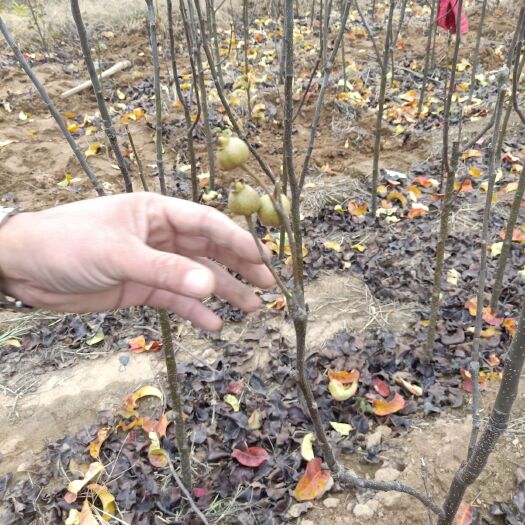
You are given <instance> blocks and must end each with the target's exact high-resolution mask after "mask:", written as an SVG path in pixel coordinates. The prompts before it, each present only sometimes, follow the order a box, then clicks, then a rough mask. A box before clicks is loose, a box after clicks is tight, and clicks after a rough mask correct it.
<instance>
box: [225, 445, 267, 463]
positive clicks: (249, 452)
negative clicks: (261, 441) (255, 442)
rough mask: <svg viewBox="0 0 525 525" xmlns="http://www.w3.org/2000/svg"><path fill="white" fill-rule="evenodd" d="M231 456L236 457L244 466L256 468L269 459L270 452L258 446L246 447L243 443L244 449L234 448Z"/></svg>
mask: <svg viewBox="0 0 525 525" xmlns="http://www.w3.org/2000/svg"><path fill="white" fill-rule="evenodd" d="M232 458H234V459H236V460H237V461H238V462H239V463H240V464H241V465H244V466H245V467H252V468H256V467H258V466H259V465H262V464H263V463H264V462H265V461H268V460H269V459H270V454H268V452H266V450H264V448H260V447H248V446H246V443H245V444H244V450H241V449H239V448H234V449H233V452H232Z"/></svg>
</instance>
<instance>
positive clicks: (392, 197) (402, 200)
mask: <svg viewBox="0 0 525 525" xmlns="http://www.w3.org/2000/svg"><path fill="white" fill-rule="evenodd" d="M386 198H387V199H388V200H389V201H397V202H399V204H401V206H402V207H403V208H404V207H405V206H406V205H407V204H408V200H407V198H406V197H405V196H404V195H403V194H402V193H399V192H398V191H391V192H390V193H389V194H388V195H387V196H386Z"/></svg>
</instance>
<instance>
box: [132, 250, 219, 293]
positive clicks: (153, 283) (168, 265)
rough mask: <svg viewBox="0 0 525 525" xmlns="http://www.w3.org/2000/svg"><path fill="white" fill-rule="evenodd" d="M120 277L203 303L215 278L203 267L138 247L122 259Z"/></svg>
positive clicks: (213, 284)
mask: <svg viewBox="0 0 525 525" xmlns="http://www.w3.org/2000/svg"><path fill="white" fill-rule="evenodd" d="M122 274H123V275H122V277H123V279H125V280H127V281H133V282H135V283H138V284H141V285H143V286H149V287H150V288H155V289H157V290H166V291H169V292H172V293H176V294H182V295H185V296H187V297H195V298H198V299H204V298H205V297H207V296H208V295H210V294H212V293H213V291H214V289H215V276H214V275H213V273H212V272H211V270H209V269H208V268H206V267H205V266H203V265H202V264H199V263H198V262H196V261H194V260H192V259H189V258H187V257H183V256H181V255H177V254H173V253H168V252H163V251H159V250H154V249H153V248H150V247H149V246H142V247H141V248H140V249H139V250H138V251H136V252H135V253H134V254H133V256H132V257H125V258H124V264H123V267H122Z"/></svg>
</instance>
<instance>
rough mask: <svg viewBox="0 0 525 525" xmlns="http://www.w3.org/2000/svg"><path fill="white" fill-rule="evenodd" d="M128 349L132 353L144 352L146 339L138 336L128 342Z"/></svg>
mask: <svg viewBox="0 0 525 525" xmlns="http://www.w3.org/2000/svg"><path fill="white" fill-rule="evenodd" d="M128 345H129V348H130V349H131V351H132V352H137V353H140V352H144V349H145V348H146V338H145V337H144V336H143V335H139V336H137V337H134V338H133V339H130V340H129V341H128Z"/></svg>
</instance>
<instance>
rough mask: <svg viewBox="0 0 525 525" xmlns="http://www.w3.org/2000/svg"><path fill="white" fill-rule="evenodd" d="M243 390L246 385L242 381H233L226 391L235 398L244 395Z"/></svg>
mask: <svg viewBox="0 0 525 525" xmlns="http://www.w3.org/2000/svg"><path fill="white" fill-rule="evenodd" d="M243 390H244V383H243V382H242V381H231V382H230V383H229V384H228V386H227V387H226V391H227V392H228V394H233V395H235V396H238V395H240V394H242V391H243Z"/></svg>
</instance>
